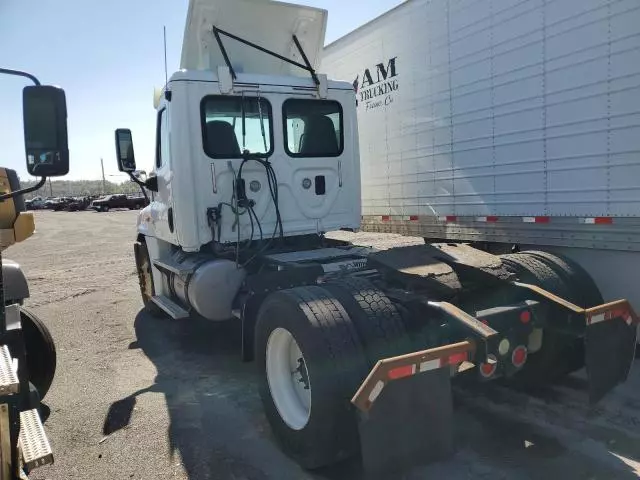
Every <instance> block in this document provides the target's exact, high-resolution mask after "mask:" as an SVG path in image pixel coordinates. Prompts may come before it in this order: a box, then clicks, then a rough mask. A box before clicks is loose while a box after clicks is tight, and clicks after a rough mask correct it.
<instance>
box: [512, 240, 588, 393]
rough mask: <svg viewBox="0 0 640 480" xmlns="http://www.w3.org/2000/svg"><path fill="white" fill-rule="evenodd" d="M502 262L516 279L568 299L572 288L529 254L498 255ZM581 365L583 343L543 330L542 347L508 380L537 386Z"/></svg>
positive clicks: (540, 260) (546, 264)
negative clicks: (516, 276)
mask: <svg viewBox="0 0 640 480" xmlns="http://www.w3.org/2000/svg"><path fill="white" fill-rule="evenodd" d="M500 258H501V259H502V262H503V264H504V265H505V266H506V267H507V269H508V270H509V271H511V272H512V273H515V274H516V275H518V277H519V278H520V280H522V281H524V282H525V283H531V284H533V285H537V286H539V287H542V288H544V289H545V290H547V291H549V292H551V293H553V294H555V295H558V296H560V297H562V298H567V299H571V298H572V293H573V292H572V291H571V288H570V286H569V284H567V283H566V282H565V280H564V279H563V278H562V276H561V275H560V274H559V273H558V271H557V270H558V268H559V267H557V266H556V267H557V268H556V269H553V268H551V267H550V266H549V264H548V263H545V262H544V261H543V260H542V259H540V258H538V257H536V256H535V255H533V254H531V253H515V254H507V255H502V256H501V257H500ZM583 366H584V346H583V344H582V340H581V339H576V338H574V337H568V336H567V335H562V334H560V333H557V332H554V331H553V330H545V331H544V334H543V341H542V347H541V349H540V350H538V351H537V352H535V353H532V354H531V355H530V356H529V359H528V360H527V363H525V365H524V367H523V368H522V370H521V371H520V372H518V373H517V374H516V375H515V376H514V377H513V378H512V379H511V380H512V381H513V383H515V384H519V385H522V386H539V385H542V384H544V383H548V382H549V381H553V380H557V379H559V378H561V377H563V376H565V375H568V374H570V373H572V372H574V371H576V370H579V369H581V368H582V367H583Z"/></svg>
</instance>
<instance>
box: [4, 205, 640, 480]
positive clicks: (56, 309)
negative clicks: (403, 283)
mask: <svg viewBox="0 0 640 480" xmlns="http://www.w3.org/2000/svg"><path fill="white" fill-rule="evenodd" d="M135 215H136V212H111V213H107V214H99V213H95V212H82V213H62V212H61V213H52V212H43V213H38V214H37V229H38V231H37V233H36V235H35V236H34V237H33V238H32V239H30V240H29V241H27V242H25V243H23V244H20V245H17V246H15V247H12V248H11V249H10V250H9V251H8V254H7V257H8V258H11V259H14V260H16V261H19V262H20V263H22V265H23V268H24V270H25V271H26V273H27V276H28V277H29V281H30V284H31V285H30V286H31V291H32V297H31V299H30V300H29V301H28V305H29V307H30V308H32V309H33V310H34V311H35V312H37V313H38V314H39V315H40V316H41V317H42V318H43V319H45V320H46V322H47V323H48V324H49V325H50V327H51V329H52V331H53V335H54V337H55V339H56V342H57V346H58V355H59V357H58V358H59V366H58V372H57V376H56V379H55V381H54V384H53V387H52V390H51V392H50V393H49V395H48V396H47V398H46V404H47V405H48V406H49V407H50V410H51V415H50V418H49V420H48V421H47V424H46V425H47V430H48V433H49V437H50V440H51V443H52V446H53V449H54V454H55V457H56V463H55V465H54V466H51V467H46V468H44V469H40V470H36V471H35V472H34V474H33V478H35V479H50V480H62V479H76V478H77V479H80V478H82V479H96V480H102V479H105V480H106V479H165V478H176V479H187V478H188V479H237V480H240V479H242V480H261V479H277V480H288V479H306V478H314V479H335V480H338V479H345V480H346V479H349V480H351V479H358V478H361V473H360V471H359V468H358V465H357V462H351V463H347V464H343V465H340V466H338V467H337V468H334V469H332V470H331V471H327V472H322V473H321V474H315V475H313V476H311V475H309V474H307V473H305V472H303V471H301V470H300V469H299V468H298V467H297V466H296V465H294V464H293V463H292V462H291V461H289V460H288V459H287V458H286V457H285V456H283V455H282V454H281V453H280V451H279V450H278V448H277V446H276V445H275V444H274V443H273V441H272V438H271V436H270V432H269V428H268V426H267V424H266V420H265V418H264V416H263V414H262V410H261V405H260V401H259V398H258V395H257V391H256V388H255V386H254V381H253V380H254V378H253V377H254V371H253V366H252V364H243V363H241V362H240V361H239V356H238V348H237V347H238V331H237V326H236V325H234V324H225V325H211V324H202V323H198V322H195V321H192V320H189V321H184V322H176V321H171V320H168V319H167V320H156V319H151V318H148V317H147V316H145V315H143V314H142V313H140V308H141V302H140V299H139V290H138V285H137V279H136V276H135V272H134V263H133V254H132V247H131V243H132V239H133V238H134V236H135ZM361 240H362V241H363V242H364V243H368V242H373V241H379V239H376V238H373V237H371V236H362V237H361ZM384 241H386V242H394V241H397V239H393V238H389V237H387V238H386V239H385V240H384ZM584 389H585V385H584V379H583V378H581V377H580V376H579V375H578V376H576V377H575V378H571V379H569V380H567V381H566V382H565V383H563V384H562V385H558V386H554V387H553V388H549V389H548V390H546V391H543V392H540V393H539V394H538V395H536V396H527V395H524V394H522V393H517V392H514V391H512V390H509V389H506V388H504V387H501V386H498V385H495V384H492V385H490V386H485V387H483V388H475V389H471V390H470V389H462V388H457V389H456V390H455V404H456V426H455V429H456V441H457V453H456V454H455V456H454V457H453V458H452V459H450V460H448V461H444V462H440V463H437V464H435V465H431V466H429V467H425V468H421V469H419V470H416V471H414V472H411V473H410V474H409V475H408V476H407V477H406V478H410V479H422V478H439V479H440V478H446V479H468V478H491V479H492V480H496V479H503V478H504V479H528V478H531V479H544V480H550V479H556V478H562V479H611V478H616V479H625V478H637V477H638V475H640V369H636V370H635V372H634V373H632V377H631V379H630V381H629V382H628V383H627V384H625V385H624V386H622V387H619V388H618V389H617V390H616V391H615V393H614V394H612V395H610V396H609V397H608V398H607V399H606V400H605V401H603V402H602V403H600V404H599V405H597V406H596V407H594V408H589V407H587V406H586V402H585V391H584ZM110 408H111V414H108V412H109V411H110ZM130 408H133V413H132V415H131V416H130V418H127V416H126V414H125V412H126V411H127V410H128V409H130ZM120 427H122V428H120ZM425 428H429V426H428V425H425ZM104 431H107V432H113V433H110V434H107V435H105V434H104V433H103V432H104Z"/></svg>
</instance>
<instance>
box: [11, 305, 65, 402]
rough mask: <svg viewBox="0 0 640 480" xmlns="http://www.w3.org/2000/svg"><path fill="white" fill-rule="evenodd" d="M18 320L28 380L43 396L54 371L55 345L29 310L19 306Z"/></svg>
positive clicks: (43, 326)
mask: <svg viewBox="0 0 640 480" xmlns="http://www.w3.org/2000/svg"><path fill="white" fill-rule="evenodd" d="M20 321H21V322H22V333H23V335H24V344H25V349H26V352H27V369H28V370H29V381H30V382H31V383H32V384H33V385H34V387H36V389H37V390H38V394H39V395H40V398H41V399H42V398H44V397H45V395H46V394H47V392H48V391H49V388H50V387H51V384H52V383H53V377H54V376H55V373H56V359H57V355H56V346H55V343H54V342H53V337H52V336H51V332H50V331H49V329H48V328H47V326H46V325H45V324H44V322H43V321H42V320H41V319H40V318H39V317H37V316H36V315H35V314H33V313H32V312H30V311H29V310H25V309H24V308H22V307H20Z"/></svg>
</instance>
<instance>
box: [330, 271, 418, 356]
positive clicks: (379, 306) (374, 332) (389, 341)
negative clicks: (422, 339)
mask: <svg viewBox="0 0 640 480" xmlns="http://www.w3.org/2000/svg"><path fill="white" fill-rule="evenodd" d="M323 287H324V288H325V289H327V290H328V291H330V292H331V293H332V294H333V295H334V296H335V298H336V299H338V300H339V301H340V303H341V304H342V305H343V306H344V308H345V309H346V311H347V313H348V314H349V317H350V318H351V320H352V321H353V325H354V327H355V329H356V331H357V332H358V335H359V337H360V340H361V341H362V344H363V346H364V351H365V355H366V357H367V360H368V361H369V366H370V367H372V366H373V365H375V364H376V363H377V362H378V360H380V359H383V358H389V357H395V356H397V355H402V354H404V353H408V352H409V351H410V350H411V341H410V339H409V336H408V334H407V332H406V330H405V326H404V323H403V321H402V316H401V315H400V312H399V311H398V309H397V308H396V307H395V305H394V304H393V303H392V302H391V300H389V297H387V296H386V295H385V294H384V292H382V291H381V290H379V289H378V288H376V286H375V285H373V284H372V283H371V282H370V281H368V280H365V279H363V278H356V277H345V278H341V279H339V280H335V281H333V282H330V283H327V284H326V285H323Z"/></svg>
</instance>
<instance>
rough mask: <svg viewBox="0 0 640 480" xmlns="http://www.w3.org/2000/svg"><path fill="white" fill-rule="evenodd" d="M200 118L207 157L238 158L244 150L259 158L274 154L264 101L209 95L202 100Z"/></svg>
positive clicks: (267, 111) (266, 107) (269, 115)
mask: <svg viewBox="0 0 640 480" xmlns="http://www.w3.org/2000/svg"><path fill="white" fill-rule="evenodd" d="M201 117H202V118H201V121H202V144H203V147H204V151H205V153H206V154H207V155H208V156H210V157H212V158H240V157H241V156H242V152H243V151H244V150H248V151H249V152H250V153H253V154H255V155H260V156H268V155H270V154H271V153H273V146H272V145H273V138H272V131H273V129H272V128H271V127H272V123H273V122H272V113H271V105H270V104H269V102H268V101H267V100H265V99H264V98H258V97H227V96H208V97H205V98H204V99H203V100H202V104H201ZM243 125H244V126H243Z"/></svg>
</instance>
